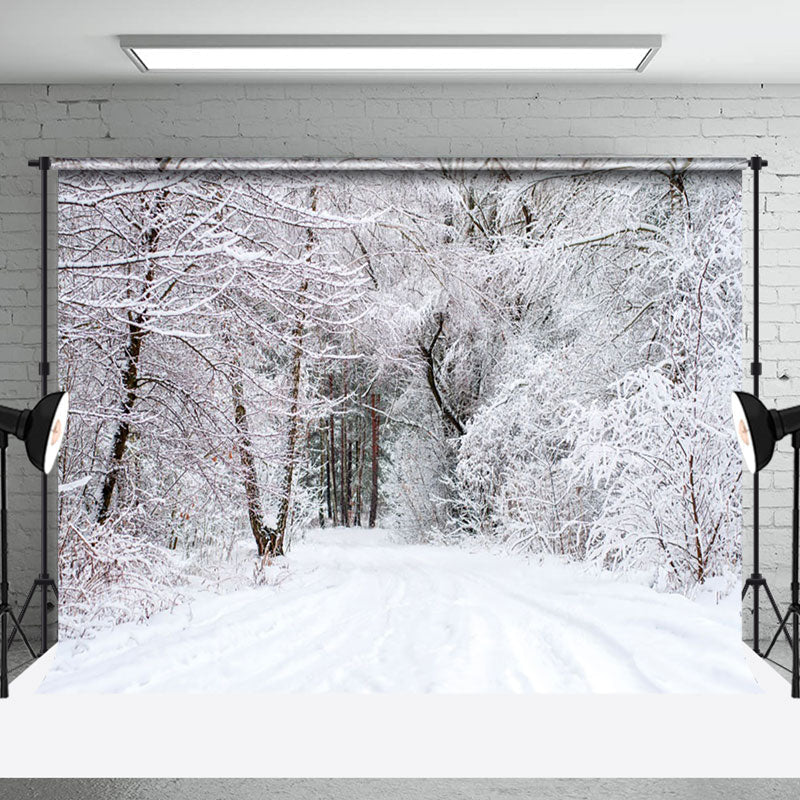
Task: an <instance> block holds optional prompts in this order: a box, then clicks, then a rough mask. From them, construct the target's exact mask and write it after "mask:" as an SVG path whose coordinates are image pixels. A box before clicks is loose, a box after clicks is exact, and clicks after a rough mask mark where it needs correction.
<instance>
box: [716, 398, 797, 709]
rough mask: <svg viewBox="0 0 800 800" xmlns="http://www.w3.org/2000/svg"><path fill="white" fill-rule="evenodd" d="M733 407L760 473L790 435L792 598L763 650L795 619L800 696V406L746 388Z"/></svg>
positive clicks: (748, 455)
mask: <svg viewBox="0 0 800 800" xmlns="http://www.w3.org/2000/svg"><path fill="white" fill-rule="evenodd" d="M731 411H732V413H733V425H734V430H735V431H736V438H737V440H738V442H739V447H740V448H741V450H742V457H743V458H744V463H745V465H746V466H747V469H748V470H750V472H752V473H754V474H755V473H757V472H759V471H760V470H762V469H764V467H766V466H767V464H769V462H770V460H771V459H772V455H773V453H774V452H775V444H776V442H778V441H779V440H781V439H783V437H784V436H789V435H791V437H792V449H793V456H794V458H793V465H794V477H793V481H792V488H793V497H792V586H791V593H792V601H791V603H790V605H789V609H788V610H787V612H786V614H785V615H784V617H783V618H782V620H781V624H780V626H779V627H778V630H777V631H775V636H774V637H773V638H772V641H771V642H770V645H769V647H768V648H767V650H766V652H765V653H764V657H765V658H768V657H769V654H770V653H771V652H772V648H773V647H774V646H775V642H777V641H778V638H779V637H780V635H781V634H782V633H784V632H787V627H786V626H787V624H788V622H789V618H791V619H792V635H791V638H790V641H791V645H792V697H795V698H800V406H791V407H790V408H785V409H783V410H780V411H779V410H777V409H768V408H767V407H766V406H765V405H764V404H763V403H762V402H761V401H760V400H759V399H758V398H757V397H755V396H754V395H752V394H748V393H747V392H734V393H733V397H732V398H731Z"/></svg>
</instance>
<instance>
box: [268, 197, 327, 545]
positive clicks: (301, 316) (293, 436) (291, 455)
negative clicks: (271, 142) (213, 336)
mask: <svg viewBox="0 0 800 800" xmlns="http://www.w3.org/2000/svg"><path fill="white" fill-rule="evenodd" d="M311 210H312V211H316V210H317V189H316V187H314V188H312V190H311ZM313 245H314V231H313V230H312V229H311V228H307V229H306V261H310V259H311V250H312V247H313ZM307 292H308V277H307V276H306V277H304V278H303V280H302V281H301V283H300V289H299V290H298V293H297V307H298V312H297V318H296V321H295V326H294V330H293V331H292V341H293V342H294V353H293V354H292V374H291V388H290V397H291V400H292V404H291V408H290V411H289V434H288V437H287V440H286V464H285V466H284V470H283V485H282V486H281V500H280V505H279V507H278V521H277V523H276V524H275V543H274V550H273V552H271V553H270V555H272V556H282V555H283V553H284V542H285V540H286V527H287V524H288V521H289V512H290V511H291V508H292V480H293V479H294V461H295V452H296V450H297V434H298V432H299V429H300V376H301V369H302V364H303V334H304V333H305V322H306V312H305V310H304V306H305V300H306V294H307Z"/></svg>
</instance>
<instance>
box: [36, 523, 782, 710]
mask: <svg viewBox="0 0 800 800" xmlns="http://www.w3.org/2000/svg"><path fill="white" fill-rule="evenodd" d="M273 581H274V583H273V585H267V586H263V587H260V588H257V589H247V590H242V591H239V592H236V593H233V594H229V595H225V596H219V595H212V594H208V593H206V594H201V595H199V596H198V597H196V598H195V599H194V600H193V601H192V602H191V603H189V604H186V605H184V606H182V607H179V608H177V609H175V610H174V611H171V612H163V613H161V614H159V615H157V616H155V617H154V618H153V619H151V620H150V622H149V624H148V625H145V626H136V625H123V626H119V627H117V628H116V629H114V630H112V631H108V632H105V633H101V634H99V635H98V636H97V637H96V638H94V639H89V640H80V641H62V642H61V644H60V645H59V647H58V651H57V655H56V656H55V657H54V658H53V660H52V663H51V666H50V668H49V669H48V671H47V674H46V676H45V677H44V679H43V680H42V681H41V684H40V685H39V687H38V691H40V692H44V693H51V694H63V693H86V692H91V693H131V692H136V693H139V692H151V693H152V692H157V693H169V694H176V693H185V692H193V693H217V692H219V693H230V692H246V693H262V692H270V693H274V692H279V693H287V692H357V693H363V692H378V693H396V692H403V693H465V694H473V693H487V692H490V693H491V692H503V693H506V692H515V693H533V694H552V693H586V692H593V693H620V692H622V693H628V692H656V693H660V692H673V693H674V692H677V693H697V694H708V693H716V692H736V693H758V692H760V691H764V689H765V685H766V684H769V683H770V681H772V680H773V677H772V676H774V674H775V673H774V672H773V670H772V669H771V668H769V667H767V668H766V669H765V670H761V669H760V667H761V666H762V665H761V664H760V662H759V663H758V664H757V665H756V664H755V663H754V666H756V667H757V668H758V670H759V678H758V680H754V677H753V673H752V671H751V669H750V668H749V667H748V659H749V656H748V651H747V649H746V648H745V647H744V646H743V645H742V644H741V642H740V633H739V631H740V622H739V604H738V602H736V598H730V599H729V600H728V601H726V602H724V603H722V604H720V605H715V604H714V603H712V602H710V601H708V600H706V601H705V602H690V601H689V600H687V599H686V598H683V597H680V596H677V595H666V594H660V593H657V592H655V591H653V590H652V589H649V588H648V587H646V586H643V585H637V584H632V583H629V582H624V581H622V580H615V579H613V578H611V577H609V576H603V575H601V576H598V575H588V574H585V573H584V572H582V571H581V570H579V569H577V568H574V567H569V568H568V567H565V566H561V565H547V566H541V565H539V564H536V563H523V562H521V561H520V560H519V559H516V558H511V557H508V556H502V555H496V554H488V553H485V552H476V553H469V552H465V551H463V550H459V549H456V548H440V547H431V546H421V545H420V546H410V545H407V544H400V543H397V542H395V541H393V540H392V538H391V536H390V535H389V534H388V533H387V532H385V531H360V530H335V531H331V530H328V531H322V532H316V533H314V534H313V535H312V536H310V537H309V538H308V539H307V540H306V541H304V542H302V543H300V544H298V545H297V546H296V548H295V549H294V550H293V552H292V557H291V560H290V562H289V566H288V568H285V569H281V568H274V575H273ZM37 669H40V667H39V665H37ZM762 684H764V685H762ZM775 685H776V686H777V683H776V684H775Z"/></svg>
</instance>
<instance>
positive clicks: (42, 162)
mask: <svg viewBox="0 0 800 800" xmlns="http://www.w3.org/2000/svg"><path fill="white" fill-rule="evenodd" d="M28 166H29V167H36V168H37V169H38V170H39V172H40V174H41V177H42V205H41V216H42V220H41V229H42V240H41V243H42V257H41V262H42V280H41V283H42V294H41V303H42V308H41V320H42V350H41V360H40V362H39V375H41V378H42V397H44V396H45V395H46V394H47V376H48V375H49V374H50V362H49V361H48V360H47V358H48V355H47V351H48V346H47V287H48V277H49V276H48V274H47V269H48V265H47V247H48V238H49V237H48V231H47V173H48V171H49V170H50V159H49V158H48V157H47V156H42V157H41V158H36V159H33V160H32V161H29V162H28ZM41 509H42V511H41V513H42V522H41V529H42V534H41V536H42V538H41V564H40V571H39V577H38V578H36V579H35V580H34V581H33V583H32V584H31V588H30V591H29V592H28V596H27V597H26V598H25V602H24V603H23V605H22V610H21V611H20V615H19V621H20V624H21V623H22V620H23V619H24V618H25V612H27V610H28V607H29V606H30V604H31V600H33V598H34V595H35V594H36V590H37V589H38V590H39V591H40V592H41V604H42V605H41V614H40V618H39V627H40V629H41V636H40V639H39V642H40V645H39V655H40V656H41V655H43V654H44V653H46V652H47V650H48V648H49V646H50V645H49V637H48V631H47V599H48V594H47V592H48V589H52V590H53V595H54V596H55V598H56V601H57V600H58V587H57V586H56V582H55V580H54V579H53V578H51V577H50V573H49V571H48V563H47V556H48V553H47V551H48V536H47V522H48V520H47V475H45V474H42V498H41ZM15 633H16V631H15ZM13 641H14V634H12V635H11V639H10V640H9V645H10V644H11V643H12V642H13Z"/></svg>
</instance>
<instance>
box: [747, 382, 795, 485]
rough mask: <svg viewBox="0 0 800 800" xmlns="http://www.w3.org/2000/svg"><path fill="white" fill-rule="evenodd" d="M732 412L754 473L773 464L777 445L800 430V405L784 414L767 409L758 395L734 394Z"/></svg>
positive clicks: (783, 410)
mask: <svg viewBox="0 0 800 800" xmlns="http://www.w3.org/2000/svg"><path fill="white" fill-rule="evenodd" d="M731 411H732V412H733V425H734V428H735V430H736V438H737V440H738V441H739V447H741V449H742V456H743V458H744V463H745V465H746V466H747V469H748V470H750V472H758V471H759V470H761V469H764V467H766V466H767V464H769V462H770V459H771V458H772V454H773V453H774V452H775V442H777V441H778V440H779V439H783V437H784V436H787V435H788V434H790V433H791V434H794V433H797V432H798V431H800V406H792V407H791V408H784V409H782V410H781V411H778V410H777V409H767V407H766V406H765V405H764V404H763V403H762V402H761V401H760V400H759V399H758V398H757V397H755V396H754V395H752V394H748V393H747V392H734V393H733V396H732V397H731Z"/></svg>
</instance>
